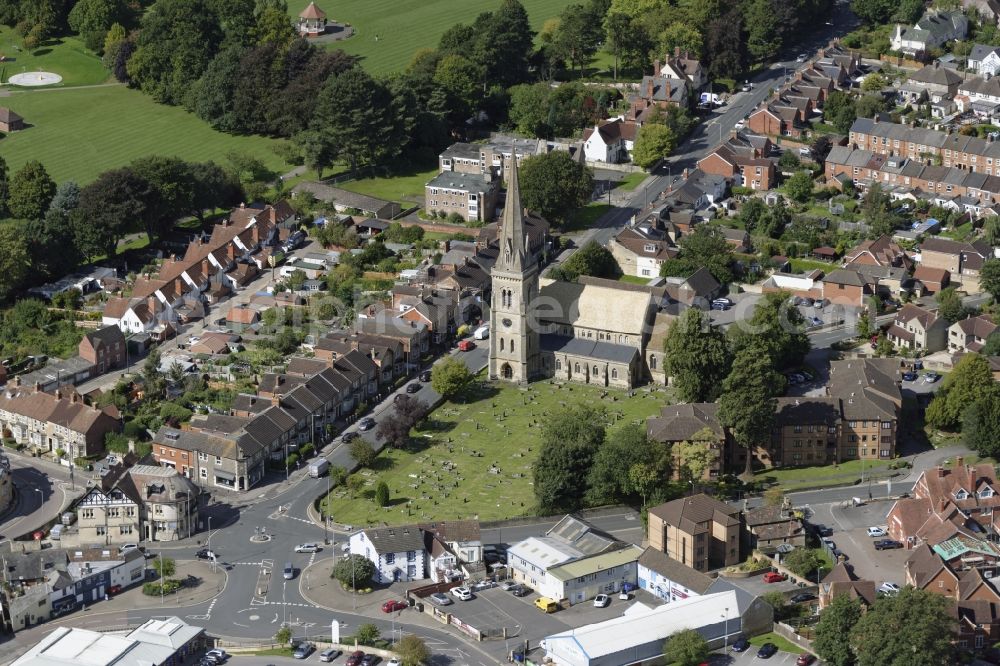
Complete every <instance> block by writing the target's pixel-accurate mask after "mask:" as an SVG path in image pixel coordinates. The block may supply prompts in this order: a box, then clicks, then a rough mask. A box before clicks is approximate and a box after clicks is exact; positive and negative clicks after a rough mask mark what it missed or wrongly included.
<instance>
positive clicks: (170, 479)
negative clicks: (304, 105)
mask: <svg viewBox="0 0 1000 666" xmlns="http://www.w3.org/2000/svg"><path fill="white" fill-rule="evenodd" d="M117 487H118V488H120V489H121V490H122V491H123V492H124V493H125V494H126V495H128V496H130V497H132V498H134V499H135V500H136V501H137V503H138V507H139V521H140V523H139V538H140V539H142V540H143V541H178V540H180V539H189V538H191V537H192V536H193V535H194V534H195V533H196V532H197V531H198V516H199V509H200V504H201V503H200V501H199V496H200V494H201V493H200V491H199V490H198V487H197V486H196V485H195V484H194V483H193V482H192V481H191V480H190V479H188V478H187V477H186V476H182V475H181V474H178V473H177V470H176V469H174V468H173V467H170V466H158V465H134V466H133V467H132V468H131V469H129V470H128V471H127V472H126V473H125V475H124V476H123V477H122V478H121V480H120V481H119V482H118V484H117ZM110 536H111V535H109V541H110ZM120 536H124V535H120ZM121 541H122V542H127V541H128V539H124V538H123V539H122V540H121Z"/></svg>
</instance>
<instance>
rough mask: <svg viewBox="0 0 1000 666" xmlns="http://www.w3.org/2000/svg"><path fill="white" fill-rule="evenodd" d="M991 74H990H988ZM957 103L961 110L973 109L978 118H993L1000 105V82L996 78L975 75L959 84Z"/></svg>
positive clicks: (956, 96)
mask: <svg viewBox="0 0 1000 666" xmlns="http://www.w3.org/2000/svg"><path fill="white" fill-rule="evenodd" d="M987 76H989V75H987ZM955 105H956V106H957V108H958V110H959V111H962V112H968V111H971V112H972V113H973V114H975V115H976V117H977V118H981V119H987V120H989V119H992V118H994V117H995V116H996V115H997V107H998V106H1000V82H998V81H997V80H996V79H995V78H992V77H989V78H980V77H978V76H974V77H971V78H968V79H964V80H963V81H962V82H961V83H960V84H959V85H958V92H957V93H956V95H955Z"/></svg>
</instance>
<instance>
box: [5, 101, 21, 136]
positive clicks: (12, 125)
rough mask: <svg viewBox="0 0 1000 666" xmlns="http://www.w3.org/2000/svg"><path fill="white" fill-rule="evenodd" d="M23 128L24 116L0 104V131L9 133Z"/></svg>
mask: <svg viewBox="0 0 1000 666" xmlns="http://www.w3.org/2000/svg"><path fill="white" fill-rule="evenodd" d="M23 129H24V118H22V117H21V116H19V115H17V114H16V113H14V112H13V111H11V110H10V109H8V108H7V107H6V106H0V132H5V133H10V132H17V131H18V130H23Z"/></svg>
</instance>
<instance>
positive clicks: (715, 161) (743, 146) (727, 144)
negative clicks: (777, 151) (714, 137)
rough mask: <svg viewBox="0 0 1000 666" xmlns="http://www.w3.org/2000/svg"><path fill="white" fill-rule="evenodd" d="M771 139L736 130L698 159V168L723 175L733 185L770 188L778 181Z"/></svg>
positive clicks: (757, 188)
mask: <svg viewBox="0 0 1000 666" xmlns="http://www.w3.org/2000/svg"><path fill="white" fill-rule="evenodd" d="M772 152H773V150H772V147H771V142H770V140H769V139H768V138H767V137H765V136H759V135H749V134H743V133H736V134H734V135H733V136H730V137H729V138H728V139H726V140H725V141H723V142H722V143H720V144H719V145H718V146H716V147H715V148H714V149H713V150H712V152H711V153H710V154H709V155H707V156H706V157H703V158H701V159H700V160H698V169H700V170H701V171H703V172H705V173H707V174H713V175H717V176H722V177H724V178H726V179H727V180H729V181H730V182H731V183H732V184H733V185H739V186H742V187H749V188H751V189H754V190H769V189H771V188H772V187H775V186H777V184H778V171H777V167H776V166H775V161H774V160H773V159H770V155H771V153H772Z"/></svg>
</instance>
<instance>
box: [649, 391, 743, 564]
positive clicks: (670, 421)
mask: <svg viewBox="0 0 1000 666" xmlns="http://www.w3.org/2000/svg"><path fill="white" fill-rule="evenodd" d="M646 436H647V437H649V439H650V440H652V441H654V442H658V443H660V444H664V445H666V446H669V447H670V451H671V454H672V456H673V458H674V465H673V468H674V471H675V472H674V473H675V474H677V475H679V473H680V471H681V470H682V469H683V467H684V463H685V461H684V460H683V459H682V453H681V447H679V446H677V445H678V444H680V443H681V442H693V441H699V440H700V439H701V438H702V437H707V440H708V441H707V443H706V445H707V446H708V447H709V448H710V449H711V450H712V452H713V456H712V459H711V462H710V463H709V464H708V465H707V466H706V468H705V471H704V474H703V475H702V478H703V479H705V480H714V479H717V478H719V476H720V475H721V474H723V473H724V472H725V470H726V469H728V468H733V467H736V466H737V465H736V464H735V463H734V462H728V461H729V459H730V458H731V457H732V456H734V455H735V451H734V448H735V447H733V446H732V443H731V442H730V441H729V438H728V437H727V436H726V432H725V429H724V428H723V427H722V424H721V422H720V421H719V406H718V404H717V403H714V402H708V403H687V404H681V405H667V406H665V407H663V408H662V409H661V410H660V415H659V416H652V417H650V418H648V419H646ZM745 460H746V458H745V457H744V461H745ZM661 549H662V548H661ZM690 562H691V560H688V563H690Z"/></svg>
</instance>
